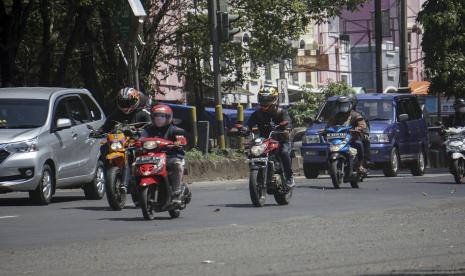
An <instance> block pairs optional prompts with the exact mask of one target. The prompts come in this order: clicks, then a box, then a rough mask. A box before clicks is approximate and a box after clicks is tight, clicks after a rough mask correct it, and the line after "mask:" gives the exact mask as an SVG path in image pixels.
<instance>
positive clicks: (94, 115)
mask: <svg viewBox="0 0 465 276" xmlns="http://www.w3.org/2000/svg"><path fill="white" fill-rule="evenodd" d="M81 97H82V99H83V100H84V103H85V104H86V105H87V108H88V109H89V113H90V118H91V119H92V121H97V120H100V119H102V113H101V112H100V109H99V108H98V107H97V105H96V104H95V102H94V101H93V100H92V99H91V98H90V97H89V96H88V95H86V94H81Z"/></svg>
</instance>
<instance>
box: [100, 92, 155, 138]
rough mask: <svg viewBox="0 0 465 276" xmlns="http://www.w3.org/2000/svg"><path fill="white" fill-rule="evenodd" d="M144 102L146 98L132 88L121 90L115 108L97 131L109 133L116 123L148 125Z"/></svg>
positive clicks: (148, 120) (147, 114) (147, 112)
mask: <svg viewBox="0 0 465 276" xmlns="http://www.w3.org/2000/svg"><path fill="white" fill-rule="evenodd" d="M145 102H146V96H145V95H144V94H143V93H142V92H140V91H138V90H136V89H134V88H132V87H125V88H123V89H121V90H120V91H119V92H118V95H117V98H116V106H117V108H116V109H115V110H113V112H112V113H111V114H110V115H109V116H108V117H107V119H106V121H105V123H104V124H103V126H102V127H101V128H100V130H99V131H101V132H104V133H106V132H110V131H111V130H113V128H114V127H115V125H116V124H117V122H121V123H122V122H124V121H127V122H128V123H130V124H133V123H150V112H149V111H147V110H146V109H145V108H144V106H145Z"/></svg>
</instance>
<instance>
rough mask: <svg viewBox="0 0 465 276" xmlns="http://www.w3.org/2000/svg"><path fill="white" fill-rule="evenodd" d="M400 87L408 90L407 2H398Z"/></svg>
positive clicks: (401, 0) (404, 0)
mask: <svg viewBox="0 0 465 276" xmlns="http://www.w3.org/2000/svg"><path fill="white" fill-rule="evenodd" d="M399 4H400V87H401V88H402V89H403V90H405V89H408V69H407V66H408V53H407V49H408V32H407V0H400V1H399Z"/></svg>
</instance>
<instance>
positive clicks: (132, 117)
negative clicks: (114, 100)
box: [100, 108, 151, 132]
mask: <svg viewBox="0 0 465 276" xmlns="http://www.w3.org/2000/svg"><path fill="white" fill-rule="evenodd" d="M124 121H127V122H128V123H130V124H134V123H150V122H151V119H150V112H148V111H147V110H146V109H143V108H140V109H137V110H135V111H134V112H132V113H130V114H125V113H123V112H122V111H121V110H120V109H118V108H117V109H115V110H114V111H113V112H112V113H111V114H110V116H108V117H107V120H106V121H105V123H104V124H103V126H102V127H101V128H100V129H101V130H102V132H110V131H112V130H113V128H114V127H115V125H116V124H117V122H120V123H124Z"/></svg>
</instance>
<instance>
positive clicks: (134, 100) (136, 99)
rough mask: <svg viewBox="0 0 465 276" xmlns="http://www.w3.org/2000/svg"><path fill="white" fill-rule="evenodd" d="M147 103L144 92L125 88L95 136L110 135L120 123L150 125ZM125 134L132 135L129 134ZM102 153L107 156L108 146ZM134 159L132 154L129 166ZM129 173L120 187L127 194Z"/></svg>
mask: <svg viewBox="0 0 465 276" xmlns="http://www.w3.org/2000/svg"><path fill="white" fill-rule="evenodd" d="M145 102H146V97H145V95H144V94H143V93H142V92H140V91H138V90H136V89H134V88H132V87H125V88H123V89H121V90H120V91H119V92H118V95H117V97H116V106H117V108H115V109H114V110H113V112H112V113H110V115H109V116H108V117H107V119H106V120H105V123H104V124H103V125H102V126H101V127H100V128H99V129H98V130H97V131H95V132H94V134H95V135H96V136H99V135H102V134H103V133H108V132H110V131H112V130H113V129H114V127H115V125H116V124H117V123H118V122H120V123H123V122H127V123H130V124H134V123H141V126H142V125H143V124H148V123H150V112H148V111H147V110H146V109H145V108H144V106H145ZM125 134H127V135H130V134H129V133H125ZM131 135H132V134H131ZM100 152H101V154H102V156H106V155H107V153H108V146H107V145H102V147H101V148H100ZM133 159H134V156H133V154H131V153H130V154H129V156H128V164H131V163H132V161H133ZM105 161H106V159H105ZM107 165H108V164H107V162H105V167H107ZM129 171H130V170H129ZM129 171H128V172H126V180H125V181H124V183H125V185H122V186H121V187H120V188H121V189H122V190H123V191H122V192H123V193H126V192H127V190H128V188H129V187H127V186H130V182H131V181H130V178H131V176H130V175H129Z"/></svg>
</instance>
